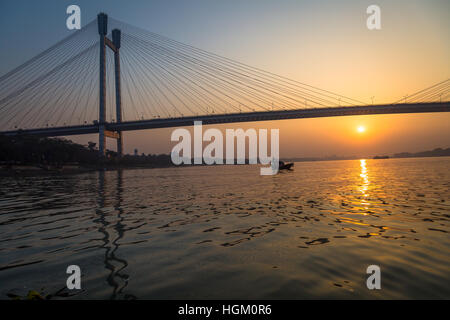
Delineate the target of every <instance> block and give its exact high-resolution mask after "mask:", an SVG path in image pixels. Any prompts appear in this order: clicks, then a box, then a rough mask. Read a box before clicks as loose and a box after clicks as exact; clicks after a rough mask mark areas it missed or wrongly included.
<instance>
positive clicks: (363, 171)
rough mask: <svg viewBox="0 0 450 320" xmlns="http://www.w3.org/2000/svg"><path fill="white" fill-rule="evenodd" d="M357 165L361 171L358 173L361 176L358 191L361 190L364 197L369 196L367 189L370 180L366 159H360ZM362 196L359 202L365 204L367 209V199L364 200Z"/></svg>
mask: <svg viewBox="0 0 450 320" xmlns="http://www.w3.org/2000/svg"><path fill="white" fill-rule="evenodd" d="M359 165H360V167H361V173H360V174H359V176H360V177H361V178H362V184H361V186H360V188H359V191H361V193H362V195H363V197H364V198H367V197H368V196H369V193H368V190H369V185H370V181H369V173H368V170H367V163H366V159H360V160H359ZM364 198H363V199H362V201H361V204H362V205H364V206H365V209H367V208H368V206H369V204H370V203H369V202H368V201H367V200H365V199H364Z"/></svg>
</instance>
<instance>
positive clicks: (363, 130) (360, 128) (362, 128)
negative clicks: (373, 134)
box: [356, 126, 366, 133]
mask: <svg viewBox="0 0 450 320" xmlns="http://www.w3.org/2000/svg"><path fill="white" fill-rule="evenodd" d="M356 131H358V132H359V133H363V132H365V131H366V127H364V126H359V127H358V128H356Z"/></svg>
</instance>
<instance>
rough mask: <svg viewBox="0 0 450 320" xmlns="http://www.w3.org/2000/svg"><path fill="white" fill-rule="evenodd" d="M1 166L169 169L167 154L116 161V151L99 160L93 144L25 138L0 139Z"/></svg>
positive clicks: (169, 163) (134, 156)
mask: <svg viewBox="0 0 450 320" xmlns="http://www.w3.org/2000/svg"><path fill="white" fill-rule="evenodd" d="M0 162H1V163H3V164H4V165H18V164H20V165H51V166H55V167H62V166H64V165H67V164H79V165H82V166H97V165H102V166H103V165H111V166H114V165H123V166H146V167H167V166H171V165H172V162H171V160H170V155H166V154H160V155H152V154H148V155H145V154H141V155H129V154H126V155H123V156H122V157H120V158H119V157H118V156H117V153H116V152H115V151H111V150H107V152H106V157H104V158H101V157H99V154H98V150H97V148H96V143H94V142H89V143H88V145H87V146H84V145H81V144H78V143H75V142H73V141H71V140H68V139H64V138H42V137H36V136H26V135H21V136H4V135H0Z"/></svg>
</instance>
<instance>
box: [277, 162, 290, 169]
mask: <svg viewBox="0 0 450 320" xmlns="http://www.w3.org/2000/svg"><path fill="white" fill-rule="evenodd" d="M293 166H294V163H293V162H290V163H284V162H283V161H279V162H278V170H292V169H291V168H292V167H293Z"/></svg>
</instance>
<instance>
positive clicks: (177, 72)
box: [0, 14, 450, 155]
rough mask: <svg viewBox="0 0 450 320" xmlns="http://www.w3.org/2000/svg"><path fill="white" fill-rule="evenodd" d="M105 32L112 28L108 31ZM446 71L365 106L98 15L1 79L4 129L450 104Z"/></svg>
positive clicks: (126, 125) (117, 131) (100, 128)
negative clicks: (441, 76)
mask: <svg viewBox="0 0 450 320" xmlns="http://www.w3.org/2000/svg"><path fill="white" fill-rule="evenodd" d="M108 30H112V31H111V32H109V31H108ZM449 100H450V79H447V80H445V81H442V82H440V83H437V84H435V85H433V86H431V87H428V88H426V89H423V90H421V91H419V92H416V93H414V94H412V95H409V96H405V97H403V98H402V99H401V100H399V101H395V102H393V103H390V104H383V105H374V104H367V103H364V102H361V101H358V100H355V99H351V98H349V97H345V96H342V95H339V94H336V93H333V92H330V91H327V90H323V89H320V88H317V87H313V86H310V85H307V84H304V83H300V82H297V81H294V80H291V79H288V78H285V77H282V76H279V75H276V74H273V73H270V72H267V71H264V70H261V69H258V68H254V67H251V66H249V65H246V64H242V63H239V62H236V61H234V60H230V59H227V58H224V57H221V56H218V55H215V54H212V53H209V52H207V51H204V50H201V49H198V48H195V47H192V46H189V45H186V44H183V43H180V42H177V41H174V40H171V39H168V38H166V37H163V36H160V35H158V34H155V33H152V32H149V31H146V30H143V29H140V28H137V27H134V26H131V25H129V24H126V23H123V22H120V21H117V20H115V19H108V17H107V16H106V15H105V14H99V15H98V18H97V20H94V21H92V22H91V23H89V24H87V25H86V26H85V27H83V28H82V29H81V30H79V31H76V32H74V33H73V34H72V35H70V36H68V37H66V38H65V39H63V40H61V41H60V42H58V43H56V44H55V45H54V46H52V47H50V48H48V49H47V50H45V51H44V52H42V53H40V54H39V55H37V56H35V57H33V58H32V59H30V60H29V61H27V62H26V63H24V64H22V65H21V66H19V67H17V68H15V69H14V70H12V71H10V72H8V73H7V74H5V75H3V76H2V77H0V134H5V135H18V134H29V135H39V136H68V135H80V134H91V133H99V151H100V153H101V154H105V139H106V137H111V138H115V139H117V149H118V154H119V155H120V154H121V153H122V144H123V137H122V132H123V131H129V130H141V129H151V128H164V127H177V126H189V125H192V124H193V122H194V121H196V120H201V121H203V123H204V124H219V123H231V122H247V121H264V120H281V119H294V118H316V117H331V116H347V115H364V114H393V113H426V112H449V111H450V101H449Z"/></svg>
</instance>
